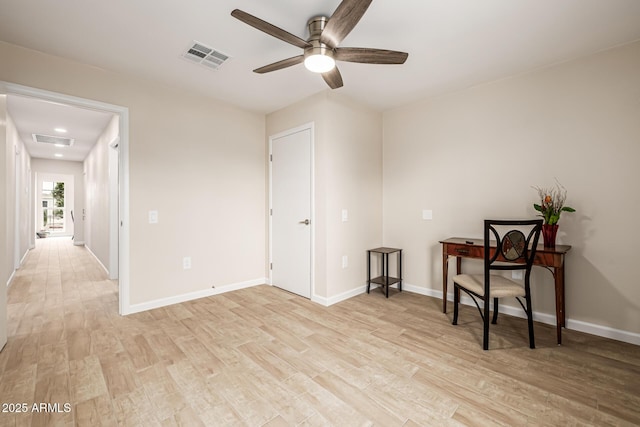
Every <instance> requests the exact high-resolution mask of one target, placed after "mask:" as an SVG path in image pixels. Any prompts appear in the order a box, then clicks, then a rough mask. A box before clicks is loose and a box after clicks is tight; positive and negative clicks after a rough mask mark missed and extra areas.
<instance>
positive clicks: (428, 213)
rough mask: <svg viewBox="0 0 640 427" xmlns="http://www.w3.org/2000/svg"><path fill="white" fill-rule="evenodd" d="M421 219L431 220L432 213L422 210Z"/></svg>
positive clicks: (429, 210) (428, 210)
mask: <svg viewBox="0 0 640 427" xmlns="http://www.w3.org/2000/svg"><path fill="white" fill-rule="evenodd" d="M422 219H424V220H429V219H433V211H432V210H431V209H423V211H422Z"/></svg>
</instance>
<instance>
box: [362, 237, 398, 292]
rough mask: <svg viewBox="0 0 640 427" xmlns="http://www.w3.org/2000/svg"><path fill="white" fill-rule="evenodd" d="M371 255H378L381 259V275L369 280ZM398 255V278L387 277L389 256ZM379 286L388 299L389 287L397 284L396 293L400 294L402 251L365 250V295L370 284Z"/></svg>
mask: <svg viewBox="0 0 640 427" xmlns="http://www.w3.org/2000/svg"><path fill="white" fill-rule="evenodd" d="M371 253H374V254H380V255H381V259H382V275H381V276H378V277H376V278H373V279H372V278H371ZM393 253H397V254H398V266H397V267H398V268H397V270H398V271H397V275H398V277H391V276H389V254H393ZM372 283H375V284H377V285H380V286H381V287H382V288H384V289H383V291H385V295H386V297H387V298H389V286H391V285H394V284H396V283H397V284H398V291H399V292H402V249H398V248H385V247H382V248H375V249H368V250H367V293H369V290H370V289H371V284H372Z"/></svg>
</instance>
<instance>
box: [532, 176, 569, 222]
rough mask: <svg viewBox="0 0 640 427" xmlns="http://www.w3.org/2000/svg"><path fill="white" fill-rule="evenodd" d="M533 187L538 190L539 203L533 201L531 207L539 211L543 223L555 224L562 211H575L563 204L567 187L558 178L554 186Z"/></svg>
mask: <svg viewBox="0 0 640 427" xmlns="http://www.w3.org/2000/svg"><path fill="white" fill-rule="evenodd" d="M533 188H535V189H536V190H538V196H539V197H540V204H537V203H534V204H533V208H534V209H535V210H537V211H538V212H540V215H539V216H541V217H542V218H544V223H545V224H549V225H555V224H557V223H558V221H559V220H560V214H561V213H562V212H575V211H576V210H575V209H573V208H571V207H569V206H565V205H564V203H565V201H566V200H567V189H566V188H564V187H563V186H562V184H560V183H559V182H558V180H556V186H555V187H553V188H540V187H533Z"/></svg>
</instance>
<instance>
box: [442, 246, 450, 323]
mask: <svg viewBox="0 0 640 427" xmlns="http://www.w3.org/2000/svg"><path fill="white" fill-rule="evenodd" d="M448 276H449V255H447V251H446V250H445V249H444V246H443V249H442V312H443V313H446V312H447V280H448Z"/></svg>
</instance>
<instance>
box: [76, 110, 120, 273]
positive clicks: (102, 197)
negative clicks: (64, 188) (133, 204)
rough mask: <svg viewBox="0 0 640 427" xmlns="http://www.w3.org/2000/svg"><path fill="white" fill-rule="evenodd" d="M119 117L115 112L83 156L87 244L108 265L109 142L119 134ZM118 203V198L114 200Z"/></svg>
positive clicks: (106, 266)
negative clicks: (85, 155)
mask: <svg viewBox="0 0 640 427" xmlns="http://www.w3.org/2000/svg"><path fill="white" fill-rule="evenodd" d="M118 126H119V118H118V116H114V117H113V118H112V119H111V121H110V122H109V124H108V125H107V126H106V127H105V129H104V130H103V132H102V134H101V135H100V137H99V138H98V141H97V142H96V145H94V146H93V148H92V149H91V152H90V153H89V155H87V157H86V158H85V160H84V164H83V168H84V172H85V191H86V196H85V206H86V207H85V245H86V246H87V247H88V248H89V249H90V250H91V252H93V254H94V255H95V257H96V258H98V259H99V260H100V262H101V263H102V265H103V266H105V268H107V269H109V265H110V260H109V233H110V232H111V224H110V221H109V205H110V203H111V200H110V195H109V150H111V149H112V148H110V147H109V144H110V143H111V142H112V141H113V140H114V139H115V138H117V137H118V133H119V132H118ZM115 203H117V201H115Z"/></svg>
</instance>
